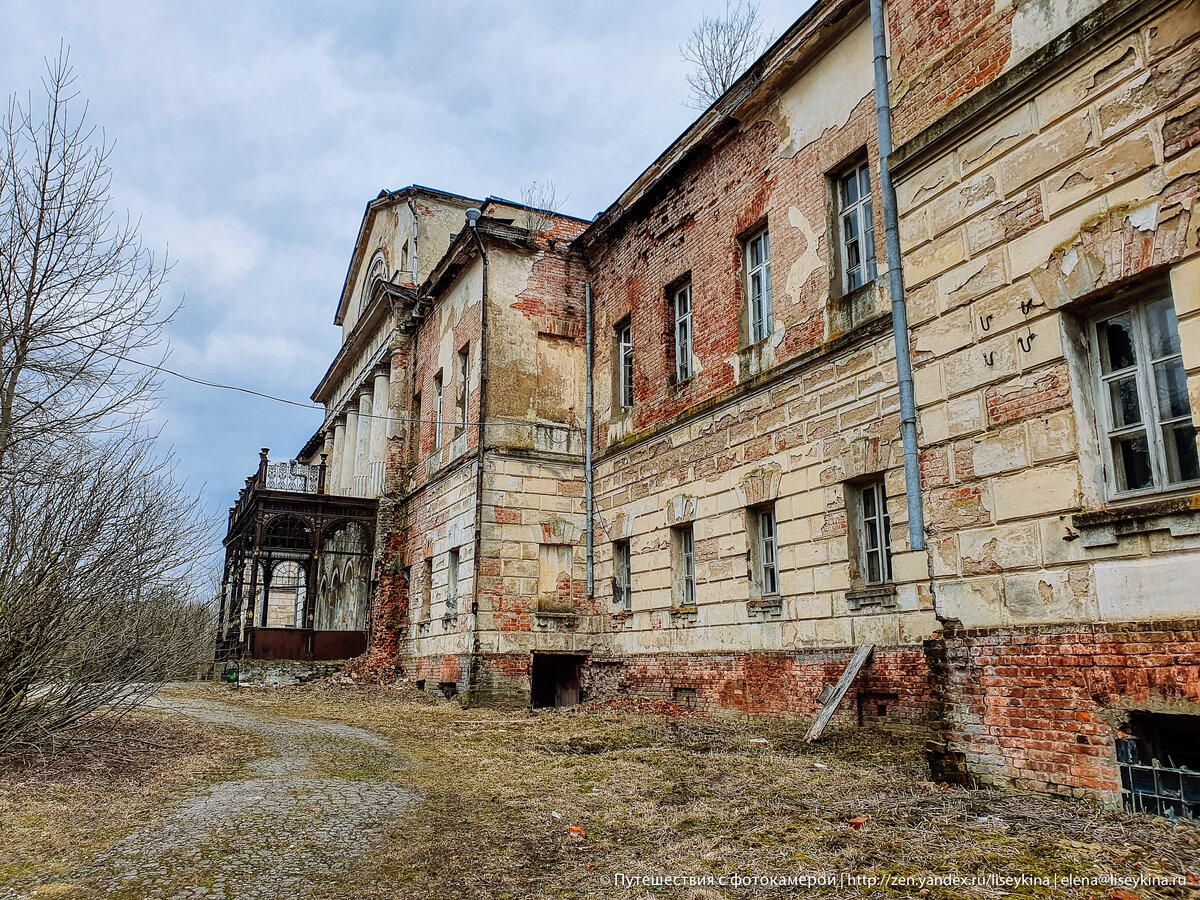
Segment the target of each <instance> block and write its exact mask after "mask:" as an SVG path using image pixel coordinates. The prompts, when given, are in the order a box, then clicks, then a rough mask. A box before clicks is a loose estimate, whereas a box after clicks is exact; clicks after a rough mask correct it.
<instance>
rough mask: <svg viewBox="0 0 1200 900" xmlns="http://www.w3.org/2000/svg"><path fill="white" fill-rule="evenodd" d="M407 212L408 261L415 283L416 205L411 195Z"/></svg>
mask: <svg viewBox="0 0 1200 900" xmlns="http://www.w3.org/2000/svg"><path fill="white" fill-rule="evenodd" d="M408 212H409V214H410V215H411V216H412V252H411V253H410V254H409V256H408V261H409V264H410V268H411V270H412V283H413V284H417V207H416V204H414V203H413V199H412V197H409V198H408Z"/></svg>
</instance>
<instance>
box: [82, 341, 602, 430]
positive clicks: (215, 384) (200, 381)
mask: <svg viewBox="0 0 1200 900" xmlns="http://www.w3.org/2000/svg"><path fill="white" fill-rule="evenodd" d="M72 343H76V344H79V345H80V346H82V347H84V348H85V349H87V350H91V351H93V352H95V353H100V354H103V355H104V356H109V357H112V358H113V359H119V360H122V361H124V362H128V363H133V364H134V365H137V366H144V367H145V368H147V369H152V370H153V371H155V372H162V373H163V374H164V375H172V376H174V377H175V378H179V379H182V380H183V381H188V382H191V383H192V384H197V385H200V386H201V387H208V388H214V389H216V390H222V391H237V392H238V393H242V394H249V395H251V396H253V397H259V398H261V399H263V400H271V401H273V402H275V403H286V404H287V405H288V406H298V407H300V408H301V409H311V410H316V411H318V412H322V413H325V414H326V415H328V410H327V409H326V408H325V407H324V406H321V405H319V404H316V403H302V402H300V401H299V400H289V399H287V398H286V397H276V396H275V395H274V394H266V393H263V392H262V391H256V390H253V389H252V388H247V387H240V386H238V385H235V384H223V383H221V382H219V381H208V380H206V379H204V378H197V377H195V376H193V375H187V374H185V373H183V372H179V371H176V370H175V369H169V368H167V367H166V366H160V365H156V364H155V363H148V362H146V361H145V360H141V359H136V358H134V357H132V356H124V355H123V354H120V353H114V352H112V351H111V350H101V349H100V348H98V347H89V346H88V345H86V344H84V343H83V342H82V341H74V340H73V341H72ZM353 414H354V415H355V416H357V417H358V418H360V419H384V420H386V421H388V422H403V423H404V424H408V425H412V424H421V425H437V424H439V423H440V424H442V425H462V426H463V427H466V426H467V425H483V426H485V427H487V426H505V427H518V428H538V427H541V428H547V427H549V428H566V429H567V430H569V431H578V430H580V428H579V426H578V425H576V424H575V423H574V422H552V423H550V424H549V425H546V424H543V423H540V422H480V421H478V420H470V419H458V418H454V419H446V418H443V419H414V418H410V417H405V416H393V415H390V414H389V415H382V416H381V415H376V414H375V413H364V412H359V411H357V410H354V411H353ZM551 439H552V440H553V438H551Z"/></svg>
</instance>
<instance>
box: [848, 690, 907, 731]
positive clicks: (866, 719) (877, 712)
mask: <svg viewBox="0 0 1200 900" xmlns="http://www.w3.org/2000/svg"><path fill="white" fill-rule="evenodd" d="M897 700H899V697H897V696H896V695H895V694H879V693H875V694H872V693H862V694H859V695H858V724H859V725H870V724H871V723H875V722H883V721H885V720H887V717H888V710H889V709H891V708H892V707H893V706H894V705H895V704H896V701H897Z"/></svg>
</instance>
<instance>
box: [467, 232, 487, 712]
mask: <svg viewBox="0 0 1200 900" xmlns="http://www.w3.org/2000/svg"><path fill="white" fill-rule="evenodd" d="M467 227H469V228H470V229H471V234H473V235H474V236H475V242H476V243H477V244H478V245H479V255H480V258H481V259H482V260H483V284H482V297H481V299H480V309H479V423H478V424H477V425H476V426H475V429H476V432H475V433H476V435H477V437H476V442H477V443H478V446H477V447H476V448H475V469H476V471H475V558H474V562H473V563H472V565H473V566H474V574H473V576H472V578H471V659H472V662H473V661H474V660H475V659H476V658H478V656H479V571H480V562H481V561H482V560H481V551H482V548H483V464H484V453H483V447H484V429H483V423H484V422H485V421H486V419H487V379H488V368H487V358H488V357H487V327H488V314H487V313H488V255H487V248H486V247H484V246H483V238H482V237H480V236H479V231H478V230H477V229H476V227H475V222H474V221H472V220H470V219H468V220H467ZM472 669H474V665H471V666H470V668H469V669H468V674H467V679H468V681H467V694H468V700H469V698H470V693H471V689H472V687H473V684H472V675H473V672H472V671H471V670H472Z"/></svg>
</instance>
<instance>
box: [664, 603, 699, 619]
mask: <svg viewBox="0 0 1200 900" xmlns="http://www.w3.org/2000/svg"><path fill="white" fill-rule="evenodd" d="M670 613H671V618H672V619H684V620H686V621H688V622H695V621H696V619H697V618H698V616H699V614H700V609H699V607H696V606H672V607H671V609H670Z"/></svg>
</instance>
